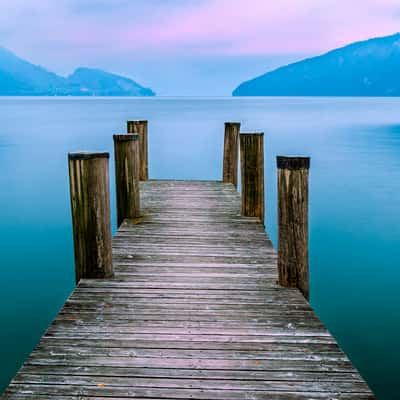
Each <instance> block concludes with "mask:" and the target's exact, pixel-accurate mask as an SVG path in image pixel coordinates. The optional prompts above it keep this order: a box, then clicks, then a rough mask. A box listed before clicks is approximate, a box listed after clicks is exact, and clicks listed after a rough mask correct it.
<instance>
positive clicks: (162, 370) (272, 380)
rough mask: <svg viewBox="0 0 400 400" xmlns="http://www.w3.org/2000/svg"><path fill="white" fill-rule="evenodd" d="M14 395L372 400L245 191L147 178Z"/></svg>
mask: <svg viewBox="0 0 400 400" xmlns="http://www.w3.org/2000/svg"><path fill="white" fill-rule="evenodd" d="M140 185H141V204H142V217H141V218H140V219H139V220H136V221H128V220H125V222H124V223H123V224H122V225H121V227H120V228H119V230H118V232H117V234H116V236H115V237H114V239H113V265H114V273H115V276H114V278H112V279H107V280H88V279H83V280H81V281H80V283H79V285H78V286H77V287H76V289H75V290H74V292H73V293H72V295H71V296H70V298H69V299H68V300H67V302H66V304H65V306H64V307H63V309H62V310H61V311H60V313H59V314H58V316H57V318H56V319H55V321H54V322H53V324H52V325H51V326H50V327H49V329H48V330H47V332H46V333H45V335H44V336H43V338H42V340H41V341H40V343H39V345H38V346H37V347H36V349H35V350H34V351H33V352H32V354H31V356H30V357H29V358H28V359H27V361H26V362H25V364H24V366H23V368H22V369H21V370H20V372H19V373H18V374H17V375H16V377H15V378H14V380H13V381H12V383H11V384H10V385H9V387H8V389H7V390H6V392H5V394H4V395H3V397H2V398H3V399H13V400H17V399H21V400H22V399H39V400H40V399H55V400H64V399H74V400H78V399H80V400H81V399H99V400H100V399H109V400H110V399H111V400H117V399H127V398H135V399H203V400H211V399H216V400H217V399H218V400H236V399H237V400H243V399H254V400H258V399H285V400H286V399H373V398H374V396H373V394H372V393H371V391H370V389H369V388H368V386H367V385H366V383H365V382H364V381H363V379H362V378H361V377H360V375H359V374H358V372H357V371H356V370H355V369H354V367H353V366H352V364H351V362H350V361H349V360H348V358H347V356H346V355H345V354H344V353H343V352H342V351H341V350H340V349H339V347H338V345H337V344H336V341H335V339H334V338H333V337H332V336H331V335H330V333H329V332H328V331H327V329H326V328H325V327H324V325H323V324H322V323H321V321H320V320H319V319H318V318H317V316H316V315H315V313H314V311H313V310H312V309H311V307H310V306H309V304H308V302H307V301H306V300H305V298H304V297H303V296H302V295H301V293H300V292H299V291H298V290H297V289H290V288H284V287H281V286H279V285H278V284H277V279H278V277H277V254H276V251H275V250H274V249H273V247H272V244H271V242H270V240H269V239H268V237H267V235H266V233H265V231H264V227H263V225H262V224H261V223H260V222H259V219H257V218H247V217H242V216H240V196H239V194H238V193H237V192H236V189H235V187H234V186H233V185H232V184H224V183H221V182H211V181H154V180H152V181H147V182H142V183H141V184H140Z"/></svg>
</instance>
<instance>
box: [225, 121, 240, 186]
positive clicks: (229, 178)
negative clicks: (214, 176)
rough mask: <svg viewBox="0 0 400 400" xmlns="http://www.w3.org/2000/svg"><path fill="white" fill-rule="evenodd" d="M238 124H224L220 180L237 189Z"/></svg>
mask: <svg viewBox="0 0 400 400" xmlns="http://www.w3.org/2000/svg"><path fill="white" fill-rule="evenodd" d="M239 132H240V122H225V138H224V161H223V168H222V180H223V182H225V183H232V184H233V186H235V187H237V180H238V164H239V159H238V155H239Z"/></svg>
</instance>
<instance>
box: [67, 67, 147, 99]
mask: <svg viewBox="0 0 400 400" xmlns="http://www.w3.org/2000/svg"><path fill="white" fill-rule="evenodd" d="M67 79H68V82H69V84H70V85H71V87H72V88H73V89H74V90H79V92H80V93H82V94H83V93H88V94H89V95H91V96H154V95H155V93H154V92H153V91H152V90H151V89H148V88H144V87H142V86H140V85H139V84H137V83H136V82H135V81H133V80H131V79H128V78H124V77H123V76H119V75H114V74H110V73H109V72H105V71H102V70H100V69H92V68H78V69H76V70H75V72H74V73H73V74H72V75H70V76H69V77H68V78H67Z"/></svg>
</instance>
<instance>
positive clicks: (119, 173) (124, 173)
mask: <svg viewBox="0 0 400 400" xmlns="http://www.w3.org/2000/svg"><path fill="white" fill-rule="evenodd" d="M113 139H114V158H115V187H116V191H117V224H118V226H120V225H121V224H122V222H123V220H124V219H126V218H130V219H135V218H138V217H140V196H139V165H140V162H139V136H138V135H136V134H128V135H126V134H125V135H114V136H113Z"/></svg>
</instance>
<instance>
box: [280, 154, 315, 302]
mask: <svg viewBox="0 0 400 400" xmlns="http://www.w3.org/2000/svg"><path fill="white" fill-rule="evenodd" d="M309 165H310V159H309V158H308V157H278V158H277V166H278V270H279V283H280V284H281V285H282V286H287V287H296V288H299V289H300V291H301V292H302V293H303V295H304V297H305V298H306V299H307V300H308V299H309V296H310V289H309V261H308V173H309Z"/></svg>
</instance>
